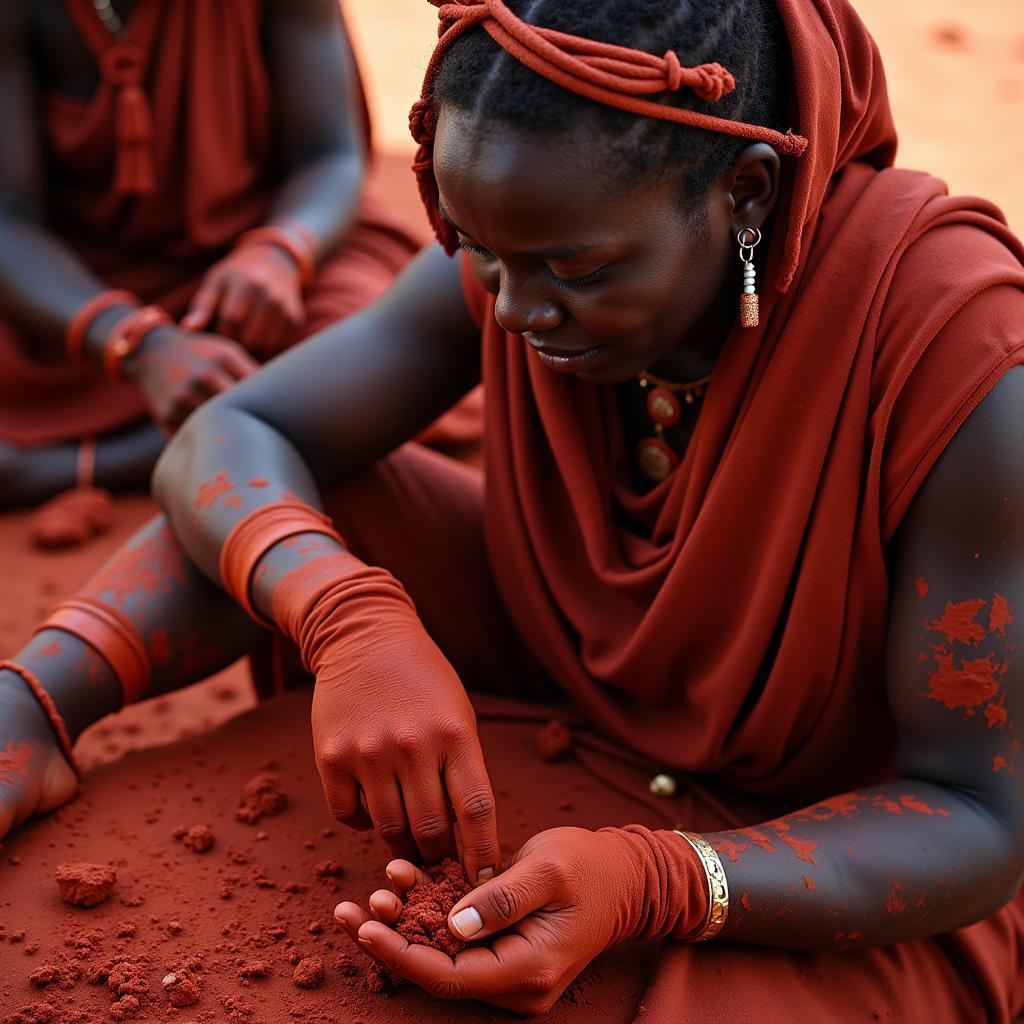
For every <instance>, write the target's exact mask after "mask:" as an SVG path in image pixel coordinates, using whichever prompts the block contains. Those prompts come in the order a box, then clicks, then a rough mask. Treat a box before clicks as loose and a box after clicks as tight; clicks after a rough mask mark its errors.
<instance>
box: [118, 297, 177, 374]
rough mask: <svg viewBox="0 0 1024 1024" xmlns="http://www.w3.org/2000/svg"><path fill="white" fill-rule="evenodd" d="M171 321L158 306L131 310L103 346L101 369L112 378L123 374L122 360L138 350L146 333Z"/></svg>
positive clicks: (168, 314)
mask: <svg viewBox="0 0 1024 1024" xmlns="http://www.w3.org/2000/svg"><path fill="white" fill-rule="evenodd" d="M169 323H172V320H171V315H170V313H168V312H166V310H163V309H161V308H160V307H159V306H143V307H142V308H141V309H136V310H133V311H132V312H131V313H129V314H128V315H127V316H126V317H124V319H122V320H119V321H118V322H117V324H115V326H114V329H113V330H112V331H111V332H110V337H109V338H107V343H106V345H104V346H103V370H104V372H105V373H106V375H107V376H108V377H111V378H112V379H114V380H117V379H118V378H120V377H122V376H123V367H124V361H125V360H126V359H127V358H128V357H129V356H130V355H132V353H134V352H135V351H137V350H138V347H139V346H140V345H141V344H142V341H143V339H144V338H145V337H146V335H147V334H148V333H149V332H150V331H151V330H153V328H154V327H159V326H160V325H161V324H169Z"/></svg>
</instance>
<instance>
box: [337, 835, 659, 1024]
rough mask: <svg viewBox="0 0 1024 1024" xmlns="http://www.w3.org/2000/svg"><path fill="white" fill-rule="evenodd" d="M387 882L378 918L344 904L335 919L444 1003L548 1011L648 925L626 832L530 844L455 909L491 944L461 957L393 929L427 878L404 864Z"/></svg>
mask: <svg viewBox="0 0 1024 1024" xmlns="http://www.w3.org/2000/svg"><path fill="white" fill-rule="evenodd" d="M387 874H388V877H389V880H390V881H391V885H392V888H393V890H394V891H393V892H389V891H388V890H378V891H377V892H375V893H373V895H372V896H371V897H370V901H369V906H370V910H369V912H367V911H366V910H364V909H363V908H362V907H360V906H359V905H358V904H355V903H349V902H346V903H341V904H339V905H338V907H337V908H336V910H335V918H336V919H337V920H338V922H339V923H340V924H341V925H342V926H343V927H344V928H345V930H346V932H347V933H348V934H349V936H350V937H351V938H352V939H353V941H355V942H356V943H358V944H359V946H360V948H362V949H363V951H364V952H366V953H367V954H368V955H370V956H372V957H373V958H374V959H376V960H378V961H379V962H380V963H382V964H383V965H384V966H385V967H387V968H388V970H390V971H391V972H392V973H394V974H396V975H399V976H401V977H403V978H405V979H406V980H408V981H411V982H413V983H415V984H417V985H419V986H420V987H421V988H424V989H426V991H428V992H430V993H431V994H432V995H434V996H436V997H438V998H441V999H479V1000H481V1001H483V1002H486V1003H490V1004H492V1005H494V1006H499V1007H502V1008H503V1009H506V1010H512V1011H513V1012H515V1013H519V1014H521V1015H523V1016H535V1015H537V1014H542V1013H546V1012H547V1011H548V1010H549V1009H550V1008H551V1007H552V1006H553V1005H554V1003H555V1001H556V1000H557V999H558V998H559V996H561V994H562V993H563V992H564V991H565V989H566V988H567V987H568V986H569V985H570V983H571V982H572V981H573V979H574V978H575V977H576V976H577V975H578V974H579V973H580V972H581V971H582V970H583V969H584V968H585V967H586V966H587V965H588V964H589V963H590V962H591V961H592V960H593V959H594V958H595V957H596V956H598V954H600V953H602V952H603V951H604V950H606V949H608V948H609V947H610V946H613V945H615V944H617V943H618V942H622V941H624V940H626V939H629V938H632V937H634V936H635V935H636V933H637V932H638V930H639V929H640V927H641V923H640V921H639V920H638V914H641V915H642V910H639V908H640V907H642V905H643V902H644V900H643V898H642V893H643V890H644V889H645V888H646V885H645V869H644V864H643V855H642V853H640V852H639V850H638V847H637V845H636V844H635V842H633V841H632V840H631V839H630V837H629V835H628V833H626V832H625V831H624V830H622V829H602V830H601V831H599V832H591V831H588V830H586V829H582V828H555V829H550V830H548V831H547V832H541V833H540V834H539V835H536V836H534V837H533V838H532V839H530V840H529V841H528V842H527V843H526V844H525V845H524V846H523V847H522V849H521V850H520V851H519V852H518V853H517V854H516V855H515V857H514V858H513V859H512V861H511V862H510V863H509V865H508V866H507V867H506V868H505V870H504V871H503V872H502V873H501V874H500V875H498V876H497V877H495V878H494V879H492V880H491V881H489V882H486V883H485V884H483V885H480V886H479V887H478V888H476V889H475V890H474V891H473V892H472V893H470V894H469V895H467V896H466V897H464V898H463V899H462V900H460V901H459V902H458V903H457V904H456V905H455V906H454V907H453V908H452V911H451V913H450V914H449V915H448V926H449V928H450V929H451V930H452V932H453V933H454V934H455V935H457V936H458V937H459V938H461V939H463V940H466V941H468V940H472V941H473V942H477V941H479V940H481V939H486V940H488V941H487V942H485V943H483V944H481V945H474V946H472V947H470V948H469V949H466V950H463V951H462V952H460V953H458V954H456V956H455V957H454V958H452V957H449V956H447V955H446V954H444V953H443V952H441V951H440V950H438V949H432V948H428V947H426V946H422V945H416V944H410V943H409V942H407V941H406V940H405V939H404V938H403V937H402V936H401V935H399V934H398V932H396V931H395V930H394V929H393V928H392V927H391V925H393V924H394V923H395V922H396V921H397V920H398V915H399V913H400V912H401V908H402V904H401V897H402V896H403V895H404V894H405V893H406V892H407V891H408V890H409V889H410V888H412V887H413V886H414V885H418V884H421V883H422V882H423V881H425V878H424V876H423V874H422V872H419V871H418V869H417V868H416V867H415V866H414V865H413V864H411V863H409V862H407V861H402V860H398V861H392V862H391V863H390V864H389V865H388V867H387ZM638 893H640V894H641V896H640V898H638Z"/></svg>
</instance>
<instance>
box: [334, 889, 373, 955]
mask: <svg viewBox="0 0 1024 1024" xmlns="http://www.w3.org/2000/svg"><path fill="white" fill-rule="evenodd" d="M334 920H335V921H337V922H338V924H340V925H341V927H342V928H343V929H344V930H345V934H346V935H347V936H348V937H349V938H350V939H351V940H352V944H353V945H354V946H355V947H356V948H357V949H358V950H359V952H360V953H362V954H363V955H364V956H368V957H370V958H371V959H373V960H377V961H378V962H379V960H380V958H379V957H377V956H375V955H374V953H373V950H371V949H367V948H366V946H364V945H363V944H362V943H361V942H360V941H359V939H358V937H357V934H358V932H359V929H360V928H361V927H362V926H363V925H364V924H365V923H366V922H367V921H372V920H373V918H372V917H371V916H370V915H369V914H368V913H367V912H366V911H365V910H363V908H362V907H361V906H359V904H358V903H351V902H348V901H346V902H344V903H339V904H338V905H337V906H336V907H335V908H334Z"/></svg>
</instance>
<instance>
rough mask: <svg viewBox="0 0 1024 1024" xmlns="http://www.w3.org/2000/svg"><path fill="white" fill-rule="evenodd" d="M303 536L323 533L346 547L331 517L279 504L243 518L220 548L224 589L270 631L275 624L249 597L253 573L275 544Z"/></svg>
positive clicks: (290, 503)
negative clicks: (303, 534) (260, 611)
mask: <svg viewBox="0 0 1024 1024" xmlns="http://www.w3.org/2000/svg"><path fill="white" fill-rule="evenodd" d="M300 533H322V534H324V535H325V536H327V537H330V538H332V539H333V540H336V541H337V542H338V543H339V544H340V545H341V546H342V547H344V541H343V540H342V539H341V535H340V534H339V533H338V531H337V530H336V529H335V528H334V524H333V523H332V522H331V519H330V516H326V515H324V513H323V512H318V511H317V510H316V509H315V508H313V506H312V505H307V504H306V503H305V502H303V501H278V502H275V503H274V504H272V505H262V506H261V507H260V508H258V509H254V510H253V511H252V512H250V513H249V514H248V515H247V516H244V517H243V518H242V519H240V520H239V521H238V522H237V523H236V524H235V526H234V529H232V531H231V532H230V533H229V534H228V535H227V537H226V539H225V540H224V544H223V546H222V547H221V549H220V579H221V583H222V584H223V585H224V589H225V590H226V591H227V592H228V593H229V594H230V595H231V596H232V597H233V598H234V599H235V600H236V601H237V602H238V603H239V604H240V605H241V606H242V607H243V608H244V609H245V610H246V612H248V614H249V616H250V617H251V618H253V619H255V620H256V621H257V622H258V623H259V624H260V625H261V626H266V627H267V628H268V629H273V628H274V624H273V623H272V622H269V621H268V620H267V619H266V618H264V617H263V616H262V615H261V614H260V613H259V612H258V611H257V610H256V608H255V607H254V605H253V603H252V600H251V599H250V597H249V585H250V583H251V582H252V574H253V571H254V570H255V569H256V566H257V565H258V564H259V561H260V559H261V558H263V556H264V555H265V554H266V553H267V552H268V551H269V550H270V549H271V548H272V547H273V546H274V545H275V544H277V543H278V542H280V541H282V540H287V538H289V537H295V536H297V535H298V534H300Z"/></svg>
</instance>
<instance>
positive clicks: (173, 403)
mask: <svg viewBox="0 0 1024 1024" xmlns="http://www.w3.org/2000/svg"><path fill="white" fill-rule="evenodd" d="M258 369H259V364H258V363H257V362H256V361H255V360H254V359H253V358H252V356H250V355H249V353H248V352H246V351H245V349H243V348H242V347H241V346H240V345H239V344H237V342H234V341H229V340H228V339H226V338H221V337H219V336H218V335H216V334H204V333H201V332H198V331H187V330H183V329H182V328H180V327H176V326H164V327H157V328H154V329H153V330H151V331H149V332H148V333H147V334H146V336H145V338H144V339H143V343H142V345H141V347H140V348H139V350H138V351H137V352H136V353H135V354H134V355H132V356H130V357H129V358H128V359H126V360H125V362H124V373H125V376H126V377H128V378H129V379H131V380H134V381H135V383H136V384H138V385H139V387H140V388H141V389H142V393H143V394H144V395H145V397H146V401H147V404H148V405H149V410H150V413H151V414H152V416H153V419H155V420H156V422H157V423H159V424H160V425H161V426H162V427H163V428H164V429H165V430H167V431H169V432H173V431H175V430H177V429H178V427H180V426H181V424H182V423H184V422H185V420H186V419H187V418H188V417H189V415H190V414H191V413H192V412H194V411H195V410H196V409H198V408H199V406H201V405H202V404H203V403H204V402H205V401H206V400H207V399H209V398H212V397H213V396H214V395H217V394H219V393H220V392H221V391H226V390H227V389H228V388H230V387H232V386H233V385H234V384H236V383H237V382H238V381H240V380H242V379H243V378H244V377H248V376H249V374H251V373H255V371H256V370H258Z"/></svg>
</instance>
